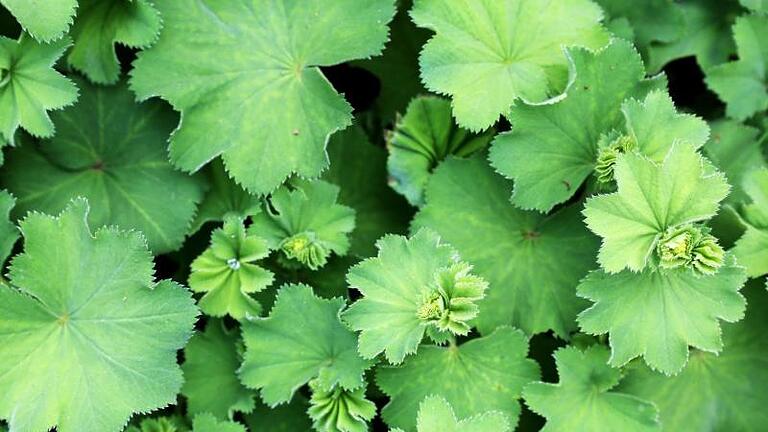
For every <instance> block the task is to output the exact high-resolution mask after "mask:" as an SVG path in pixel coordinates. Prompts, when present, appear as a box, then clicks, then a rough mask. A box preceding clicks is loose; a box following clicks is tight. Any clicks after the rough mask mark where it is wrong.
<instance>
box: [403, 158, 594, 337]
mask: <svg viewBox="0 0 768 432" xmlns="http://www.w3.org/2000/svg"><path fill="white" fill-rule="evenodd" d="M510 190H511V184H510V182H508V181H506V180H504V179H503V178H502V177H501V176H499V175H497V174H496V173H494V172H493V169H491V167H489V166H488V164H487V162H485V161H483V160H482V159H480V158H478V157H473V158H470V159H468V160H458V159H448V160H446V161H445V162H443V163H442V164H441V165H440V167H439V168H438V169H437V170H435V173H434V174H433V175H432V178H431V180H430V182H429V186H428V187H427V192H426V198H427V199H426V205H425V206H424V207H423V208H422V210H421V211H420V212H419V213H418V215H417V216H416V218H415V219H414V222H413V227H414V229H416V228H419V227H428V228H431V229H434V230H435V231H437V232H438V233H440V235H441V236H442V237H443V238H444V239H445V240H446V241H448V242H450V244H451V245H454V246H455V247H456V248H457V249H458V251H459V253H460V254H461V256H462V257H464V258H465V259H467V260H468V261H469V262H471V263H473V264H474V265H475V269H476V272H477V274H478V275H480V276H483V277H484V278H486V279H487V280H488V282H489V283H490V287H491V288H490V289H489V290H488V295H487V297H486V298H485V299H483V300H481V301H480V302H478V305H479V307H480V311H481V312H480V315H479V316H478V318H477V321H476V324H477V327H478V329H479V330H480V332H481V333H483V334H488V333H490V332H491V331H493V329H495V328H496V327H498V326H500V325H508V324H512V325H514V326H516V327H520V328H521V329H522V330H524V331H525V332H526V333H528V334H534V333H541V332H546V331H547V330H554V332H555V333H556V334H557V335H558V336H560V337H561V338H567V337H568V335H569V333H570V332H571V331H572V330H575V329H576V314H577V313H578V312H579V311H581V310H583V309H584V307H586V306H587V303H586V302H584V301H583V300H582V299H579V298H578V297H576V292H575V290H574V287H575V286H576V285H577V284H578V283H579V280H581V278H583V277H584V276H585V275H586V274H587V272H588V271H589V270H591V269H593V268H594V267H595V258H594V257H595V254H596V253H597V248H598V246H599V242H598V240H597V237H595V236H594V235H593V234H592V233H590V232H589V230H587V229H586V227H584V224H583V223H581V215H580V214H579V208H580V205H575V206H571V207H568V208H564V209H562V210H561V211H558V212H556V213H554V214H552V215H549V216H544V215H541V214H539V213H536V212H529V211H523V210H520V209H518V208H516V207H514V206H512V205H511V204H510V203H509V201H508V200H507V197H508V196H509V192H510Z"/></svg>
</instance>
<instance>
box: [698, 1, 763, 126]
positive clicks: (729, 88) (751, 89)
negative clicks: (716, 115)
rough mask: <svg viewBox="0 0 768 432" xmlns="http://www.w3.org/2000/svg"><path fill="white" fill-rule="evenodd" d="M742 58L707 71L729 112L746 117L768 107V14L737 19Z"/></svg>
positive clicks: (735, 29)
mask: <svg viewBox="0 0 768 432" xmlns="http://www.w3.org/2000/svg"><path fill="white" fill-rule="evenodd" d="M733 38H734V39H735V41H736V47H737V48H738V51H739V59H738V60H735V61H732V62H729V63H725V64H721V65H718V66H715V67H712V68H710V69H708V70H707V77H706V82H707V85H708V86H709V88H710V89H712V91H714V92H715V93H717V95H718V96H720V99H722V100H723V101H724V102H725V103H726V114H728V116H729V117H733V118H735V119H737V120H744V119H747V118H748V117H751V116H752V115H753V114H755V113H756V112H759V111H765V110H766V109H768V17H765V16H759V15H753V16H744V17H739V18H737V19H736V24H734V25H733Z"/></svg>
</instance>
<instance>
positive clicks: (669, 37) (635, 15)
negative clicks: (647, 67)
mask: <svg viewBox="0 0 768 432" xmlns="http://www.w3.org/2000/svg"><path fill="white" fill-rule="evenodd" d="M596 3H597V4H599V5H600V6H602V8H603V10H604V11H605V13H606V15H607V19H606V21H607V22H608V24H607V25H608V27H609V28H610V27H612V25H611V23H613V22H615V21H616V20H620V19H625V20H627V22H628V23H629V25H630V26H631V29H632V34H633V36H634V37H633V38H632V39H630V40H634V42H635V43H636V44H637V46H638V48H639V49H640V50H641V51H642V52H643V55H645V53H646V52H647V50H648V48H649V47H650V46H652V45H654V44H658V43H670V42H675V41H677V40H678V39H680V37H681V36H682V35H683V31H684V25H685V19H684V17H683V12H682V10H681V9H680V6H679V5H678V4H677V3H675V2H672V1H669V0H645V1H643V2H642V4H638V3H636V2H633V1H627V0H596Z"/></svg>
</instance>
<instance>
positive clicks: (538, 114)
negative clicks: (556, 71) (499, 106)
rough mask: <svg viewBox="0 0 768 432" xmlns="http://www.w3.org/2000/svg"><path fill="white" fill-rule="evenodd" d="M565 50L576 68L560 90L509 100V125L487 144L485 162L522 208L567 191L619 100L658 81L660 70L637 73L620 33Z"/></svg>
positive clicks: (575, 185) (610, 125)
mask: <svg viewBox="0 0 768 432" xmlns="http://www.w3.org/2000/svg"><path fill="white" fill-rule="evenodd" d="M568 52H569V56H570V58H571V61H572V62H573V67H574V69H575V71H576V75H575V79H574V81H573V83H572V84H571V85H570V86H569V87H568V89H567V91H566V94H567V97H566V98H565V99H563V100H562V101H559V102H557V103H555V104H545V105H533V106H531V105H523V104H520V105H516V106H514V107H512V110H511V113H510V118H511V120H512V122H513V123H514V125H515V127H514V128H513V129H512V131H510V132H505V133H502V134H499V135H498V136H497V137H496V139H495V140H494V142H493V146H492V147H491V154H490V160H491V163H492V164H493V166H494V167H495V168H496V169H497V170H498V171H499V172H500V173H501V174H503V175H504V176H506V177H508V178H511V179H514V180H515V188H514V192H513V194H512V202H513V203H514V204H515V205H516V206H518V207H521V208H524V209H537V210H540V211H543V212H546V211H549V210H550V209H552V207H554V206H555V205H556V204H558V203H562V202H565V201H567V200H568V199H569V198H570V197H572V196H573V195H574V194H575V193H576V191H577V190H578V189H579V186H580V185H581V183H582V182H584V180H585V179H587V178H588V177H589V176H590V174H592V173H593V171H594V170H595V167H596V164H597V157H598V142H599V141H600V137H601V136H602V135H604V134H606V133H608V132H610V131H611V130H613V129H620V128H621V127H622V125H623V123H624V122H623V120H624V119H623V118H622V115H621V111H620V108H621V104H622V102H623V101H624V100H625V99H627V98H630V97H634V98H643V97H644V96H645V95H646V94H647V93H648V92H649V91H651V90H652V89H663V88H664V86H665V80H664V78H663V77H661V78H656V79H651V80H646V79H644V76H645V69H644V68H643V61H642V59H641V58H640V55H639V54H638V53H637V51H635V49H634V48H633V47H632V45H631V44H630V43H628V42H625V41H622V40H620V39H616V40H614V41H613V42H611V44H610V45H608V46H607V47H606V48H604V49H603V50H601V51H598V52H596V53H594V52H591V51H589V50H585V49H571V50H569V51H568Z"/></svg>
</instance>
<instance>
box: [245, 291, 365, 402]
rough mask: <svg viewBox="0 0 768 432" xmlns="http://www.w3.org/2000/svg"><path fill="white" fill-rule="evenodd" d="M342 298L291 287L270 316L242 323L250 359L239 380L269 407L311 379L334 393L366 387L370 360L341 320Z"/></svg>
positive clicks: (285, 398)
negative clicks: (335, 389)
mask: <svg viewBox="0 0 768 432" xmlns="http://www.w3.org/2000/svg"><path fill="white" fill-rule="evenodd" d="M344 305H345V302H344V300H343V299H340V298H334V299H331V300H327V299H323V298H320V297H317V296H315V294H314V293H313V292H312V288H310V287H309V286H307V285H286V286H284V287H282V288H281V289H280V291H279V292H278V295H277V300H276V301H275V305H274V307H273V308H272V311H271V313H270V315H269V317H267V318H255V319H253V320H252V321H249V322H245V323H244V324H243V338H244V340H245V347H246V351H245V355H244V361H243V365H242V367H241V368H240V371H239V374H240V380H241V381H242V382H243V384H245V385H246V386H248V387H251V388H258V389H261V398H262V399H263V400H264V402H265V403H267V404H269V405H270V406H275V405H277V404H279V403H282V402H288V401H290V400H291V397H292V396H293V394H294V392H295V391H296V389H298V388H299V387H300V386H302V385H304V384H306V383H307V382H308V381H309V380H311V379H312V378H317V379H318V380H319V384H320V385H321V386H322V387H323V388H325V389H330V388H332V387H333V386H334V385H340V386H341V387H343V388H345V389H348V390H353V389H356V388H358V387H360V386H362V385H363V383H364V381H363V372H364V371H365V370H366V369H367V368H368V367H369V362H367V361H365V360H363V359H362V358H360V356H359V355H358V354H357V339H356V338H355V334H354V333H353V332H351V331H350V330H348V329H347V328H346V327H344V325H343V324H342V323H341V321H340V320H339V312H340V311H341V309H342V308H343V307H344Z"/></svg>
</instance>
